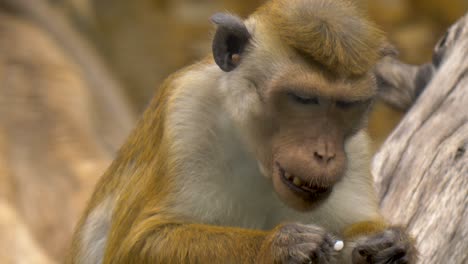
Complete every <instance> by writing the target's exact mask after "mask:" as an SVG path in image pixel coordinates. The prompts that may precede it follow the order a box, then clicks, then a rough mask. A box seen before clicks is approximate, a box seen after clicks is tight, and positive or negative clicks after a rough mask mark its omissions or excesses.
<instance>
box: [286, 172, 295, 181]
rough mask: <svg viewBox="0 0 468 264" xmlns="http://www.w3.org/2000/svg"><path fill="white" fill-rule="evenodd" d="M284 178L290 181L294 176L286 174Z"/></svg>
mask: <svg viewBox="0 0 468 264" xmlns="http://www.w3.org/2000/svg"><path fill="white" fill-rule="evenodd" d="M284 177H286V179H288V180H291V178H292V177H293V176H292V174H291V173H289V172H285V173H284Z"/></svg>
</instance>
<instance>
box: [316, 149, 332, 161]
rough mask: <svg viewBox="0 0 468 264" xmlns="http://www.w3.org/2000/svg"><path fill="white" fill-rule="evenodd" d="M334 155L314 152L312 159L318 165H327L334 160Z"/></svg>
mask: <svg viewBox="0 0 468 264" xmlns="http://www.w3.org/2000/svg"><path fill="white" fill-rule="evenodd" d="M335 156H336V155H335V154H334V153H333V154H329V153H325V154H322V153H319V152H317V151H315V152H314V158H315V159H316V160H317V161H318V162H320V163H325V164H328V163H329V162H330V161H332V160H333V159H334V158H335Z"/></svg>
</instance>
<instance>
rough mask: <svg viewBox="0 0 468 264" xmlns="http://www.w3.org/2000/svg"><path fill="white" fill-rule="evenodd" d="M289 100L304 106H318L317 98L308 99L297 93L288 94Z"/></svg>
mask: <svg viewBox="0 0 468 264" xmlns="http://www.w3.org/2000/svg"><path fill="white" fill-rule="evenodd" d="M288 96H289V98H291V99H292V100H293V101H294V102H296V103H300V104H304V105H312V104H318V99H317V98H316V97H306V96H302V95H298V94H295V93H291V92H290V93H288Z"/></svg>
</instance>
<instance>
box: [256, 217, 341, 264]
mask: <svg viewBox="0 0 468 264" xmlns="http://www.w3.org/2000/svg"><path fill="white" fill-rule="evenodd" d="M334 243H335V241H334V239H333V237H332V236H331V235H330V234H328V233H327V232H326V231H325V230H324V229H322V228H320V227H317V226H314V225H302V224H285V225H281V226H279V227H277V228H275V229H274V230H273V231H272V233H271V234H270V235H269V236H268V237H267V238H266V240H265V242H264V243H263V245H262V249H261V252H260V254H259V261H258V262H259V263H288V264H289V263H291V264H303V263H305V264H308V263H313V264H328V263H335V261H336V260H335V255H336V251H334V250H333V245H334Z"/></svg>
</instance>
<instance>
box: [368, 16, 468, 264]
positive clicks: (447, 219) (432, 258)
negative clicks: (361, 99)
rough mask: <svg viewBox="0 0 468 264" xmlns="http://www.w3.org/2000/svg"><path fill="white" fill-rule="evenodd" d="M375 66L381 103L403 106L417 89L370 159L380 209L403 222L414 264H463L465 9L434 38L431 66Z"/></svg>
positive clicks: (467, 226) (467, 224)
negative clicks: (414, 244)
mask: <svg viewBox="0 0 468 264" xmlns="http://www.w3.org/2000/svg"><path fill="white" fill-rule="evenodd" d="M384 64H385V65H384ZM379 67H380V68H378V75H379V79H380V84H381V85H383V86H384V92H383V93H382V96H383V97H384V100H386V101H387V102H390V103H391V104H393V105H396V106H397V107H400V108H402V109H405V108H408V107H409V106H410V104H411V102H412V101H413V100H415V99H416V97H417V95H418V94H420V95H419V97H418V98H417V99H416V100H415V102H414V104H413V105H412V106H411V108H410V109H409V111H408V113H407V114H406V115H405V117H404V118H403V120H402V121H401V123H400V124H399V125H398V127H397V128H396V129H395V130H394V132H393V133H392V134H391V135H390V137H389V138H388V139H387V141H386V142H385V143H384V145H383V146H382V148H381V150H380V151H379V153H378V154H377V155H376V157H375V159H374V164H373V173H374V175H375V177H376V180H377V188H378V189H379V191H380V195H381V207H382V209H383V212H384V213H385V214H386V215H387V217H389V219H391V220H392V221H393V222H395V223H403V224H407V225H408V227H409V229H410V231H411V233H412V234H413V235H415V237H416V238H417V241H418V248H419V250H420V254H421V255H420V262H421V263H455V264H458V263H460V264H461V263H467V261H468V211H467V205H468V154H467V148H468V15H466V16H465V17H463V18H462V19H460V20H459V21H458V22H457V23H456V24H455V25H453V26H452V27H451V28H450V29H449V30H448V33H447V34H446V36H444V37H443V38H442V39H441V40H440V41H439V43H438V44H437V47H436V49H435V53H434V59H433V63H432V65H424V66H420V67H414V66H408V65H404V64H401V63H399V62H396V61H387V62H384V63H383V64H382V65H380V66H379ZM426 84H427V85H426Z"/></svg>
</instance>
